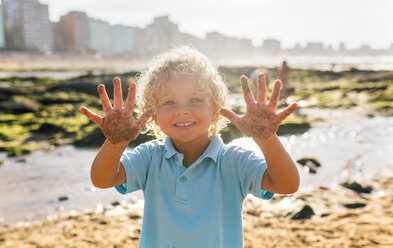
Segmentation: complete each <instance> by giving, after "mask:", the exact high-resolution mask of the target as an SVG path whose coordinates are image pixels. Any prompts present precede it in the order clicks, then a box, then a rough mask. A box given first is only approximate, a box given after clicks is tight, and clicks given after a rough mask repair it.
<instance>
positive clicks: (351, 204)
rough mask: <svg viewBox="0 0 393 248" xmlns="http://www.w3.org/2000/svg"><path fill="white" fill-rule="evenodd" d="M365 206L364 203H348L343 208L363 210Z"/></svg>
mask: <svg viewBox="0 0 393 248" xmlns="http://www.w3.org/2000/svg"><path fill="white" fill-rule="evenodd" d="M366 205H367V204H365V203H359V202H357V203H350V204H344V207H346V208H363V207H365V206H366Z"/></svg>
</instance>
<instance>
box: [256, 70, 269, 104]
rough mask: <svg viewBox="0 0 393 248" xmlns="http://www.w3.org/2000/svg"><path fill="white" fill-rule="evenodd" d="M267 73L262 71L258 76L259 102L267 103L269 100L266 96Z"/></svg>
mask: <svg viewBox="0 0 393 248" xmlns="http://www.w3.org/2000/svg"><path fill="white" fill-rule="evenodd" d="M266 92H267V87H266V75H265V74H263V73H260V74H259V75H258V78H257V102H258V103H265V102H266V101H267V98H266Z"/></svg>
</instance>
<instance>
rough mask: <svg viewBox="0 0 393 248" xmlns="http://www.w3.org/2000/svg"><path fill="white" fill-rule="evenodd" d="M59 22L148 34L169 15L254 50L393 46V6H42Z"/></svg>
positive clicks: (76, 2) (245, 1) (57, 0)
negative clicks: (276, 44) (84, 21)
mask: <svg viewBox="0 0 393 248" xmlns="http://www.w3.org/2000/svg"><path fill="white" fill-rule="evenodd" d="M40 2H41V3H45V4H48V5H49V16H50V19H51V20H52V21H58V20H59V18H60V16H62V15H64V14H66V13H67V12H69V11H72V10H79V11H84V12H86V13H87V15H88V16H89V17H93V18H97V19H102V20H105V21H107V22H109V23H110V24H112V25H114V24H123V25H128V26H137V27H141V28H144V27H145V26H146V25H148V24H150V23H152V22H153V18H154V17H156V16H163V15H168V16H169V19H170V20H171V21H172V22H174V23H176V24H178V25H179V30H180V31H181V32H185V33H190V34H193V35H195V36H198V37H200V38H204V37H205V34H206V32H211V31H217V32H220V33H222V34H225V35H227V36H231V37H238V38H249V39H251V40H252V41H253V44H254V45H255V46H260V45H261V44H262V41H263V40H264V39H278V40H280V41H281V45H282V47H283V48H290V47H293V46H295V45H296V44H297V43H300V44H301V45H303V46H304V45H306V44H307V42H323V43H325V44H327V45H328V44H329V45H332V46H333V48H337V47H338V46H339V43H340V42H345V44H346V47H347V48H359V47H360V46H361V45H363V44H368V45H370V46H371V47H372V48H375V49H378V48H383V49H386V48H388V47H389V46H390V45H391V44H393V0H237V1H236V0H193V1H187V0H167V1H164V0H143V1H140V0H139V1H136V0H40Z"/></svg>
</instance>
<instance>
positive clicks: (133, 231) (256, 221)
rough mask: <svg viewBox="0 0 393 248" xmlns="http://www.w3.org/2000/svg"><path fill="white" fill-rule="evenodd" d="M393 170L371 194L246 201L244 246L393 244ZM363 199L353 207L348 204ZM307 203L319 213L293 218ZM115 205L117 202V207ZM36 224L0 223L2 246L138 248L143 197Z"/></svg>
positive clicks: (338, 190)
mask: <svg viewBox="0 0 393 248" xmlns="http://www.w3.org/2000/svg"><path fill="white" fill-rule="evenodd" d="M392 181H393V173H392V172H391V171H390V170H388V169H386V171H383V172H380V173H378V174H376V175H375V176H374V177H372V178H371V179H365V180H364V181H363V182H359V183H360V184H361V185H362V186H367V185H369V186H372V187H373V191H372V192H371V194H366V193H356V192H355V191H353V190H350V189H347V188H344V187H342V186H340V185H333V186H331V187H319V188H316V189H312V190H309V191H308V192H307V191H305V190H300V191H299V192H297V193H295V194H293V195H290V196H286V195H276V196H275V197H274V198H273V200H270V201H263V200H260V199H257V198H254V197H248V198H247V199H246V201H245V202H244V212H243V220H244V222H243V225H244V247H386V248H387V247H393V207H392V205H393V184H392V183H391V182H392ZM355 203H356V204H358V205H359V206H363V207H358V208H348V207H346V206H345V205H347V204H355ZM305 204H308V205H309V206H311V207H312V209H313V212H314V213H315V214H314V215H313V216H312V217H311V218H310V219H302V220H293V219H291V216H293V215H294V214H295V213H296V212H298V211H299V210H300V209H301V208H302V207H303V206H304V205H305ZM113 205H116V206H113ZM113 205H109V206H106V207H105V208H103V209H95V210H91V211H89V212H84V213H69V214H67V215H64V216H57V217H51V218H48V219H47V220H44V221H38V222H34V223H25V224H23V223H19V224H13V225H9V226H0V247H138V242H139V235H140V230H141V225H142V214H143V202H142V201H139V202H134V203H133V204H129V203H120V204H119V205H117V204H113Z"/></svg>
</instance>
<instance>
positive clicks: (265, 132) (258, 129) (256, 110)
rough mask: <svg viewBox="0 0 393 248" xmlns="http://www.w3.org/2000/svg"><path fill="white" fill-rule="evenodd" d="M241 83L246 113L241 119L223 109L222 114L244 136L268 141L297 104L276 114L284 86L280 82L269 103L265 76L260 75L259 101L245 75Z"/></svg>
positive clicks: (277, 82) (276, 83)
mask: <svg viewBox="0 0 393 248" xmlns="http://www.w3.org/2000/svg"><path fill="white" fill-rule="evenodd" d="M240 81H241V84H242V89H243V94H244V100H245V101H246V105H247V110H246V113H245V114H244V115H243V116H241V117H240V116H238V115H237V114H236V113H234V112H233V111H231V110H228V109H222V110H221V114H222V115H223V116H225V117H226V118H228V119H229V120H230V121H231V122H232V123H233V124H234V125H235V126H236V127H237V128H239V129H240V131H242V132H243V133H244V135H246V136H249V137H252V138H253V139H254V140H257V141H263V140H267V139H269V138H270V137H272V136H273V135H274V134H275V133H276V131H277V129H278V127H279V126H280V123H281V122H282V121H283V120H284V119H285V118H287V117H288V116H289V115H290V114H291V113H292V112H293V111H294V110H295V109H296V108H297V103H292V104H291V105H290V106H288V107H286V108H285V109H284V110H282V111H281V112H279V113H276V109H277V104H278V101H279V99H280V90H281V85H282V83H281V81H280V80H276V81H275V83H274V89H273V92H272V95H271V97H270V100H269V101H267V96H266V95H267V87H266V77H265V75H264V74H262V73H261V74H259V75H258V80H257V100H255V98H254V95H253V93H252V91H251V89H250V86H249V84H248V78H247V77H246V76H244V75H243V76H241V77H240Z"/></svg>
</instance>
